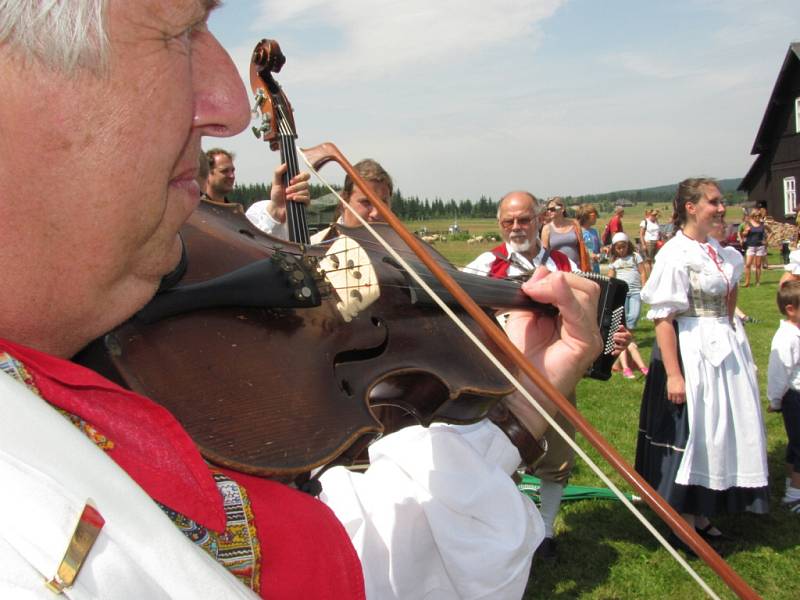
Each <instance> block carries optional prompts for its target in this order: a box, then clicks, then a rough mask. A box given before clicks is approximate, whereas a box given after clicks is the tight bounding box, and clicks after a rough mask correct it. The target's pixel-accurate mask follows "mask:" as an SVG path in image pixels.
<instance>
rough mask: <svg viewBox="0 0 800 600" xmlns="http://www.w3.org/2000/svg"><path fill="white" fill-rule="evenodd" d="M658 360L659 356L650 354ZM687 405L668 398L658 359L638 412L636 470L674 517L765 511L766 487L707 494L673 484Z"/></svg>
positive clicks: (684, 433)
mask: <svg viewBox="0 0 800 600" xmlns="http://www.w3.org/2000/svg"><path fill="white" fill-rule="evenodd" d="M654 354H655V355H656V356H658V353H657V352H655V353H654ZM687 413H688V411H687V410H686V404H674V403H673V402H670V401H669V399H668V398H667V374H666V371H665V370H664V363H663V362H661V360H660V358H653V359H652V360H651V362H650V369H649V371H648V373H647V382H646V383H645V386H644V393H643V395H642V409H641V413H640V414H639V436H638V440H637V443H636V471H637V472H638V473H639V474H640V475H641V476H642V477H644V478H645V480H647V482H648V483H649V484H650V485H651V486H653V488H654V489H655V490H656V491H657V492H658V493H659V494H660V495H661V496H662V497H663V498H664V500H666V501H667V502H668V503H669V504H670V506H672V507H673V508H674V509H675V510H676V511H677V512H679V513H687V514H691V515H698V516H699V515H702V516H706V517H713V516H715V515H720V514H729V513H737V512H743V511H749V512H753V513H758V514H766V513H767V512H769V488H768V487H767V486H764V487H760V488H745V487H731V488H728V489H726V490H721V491H720V490H712V489H709V488H705V487H703V486H700V485H680V484H678V483H675V478H676V477H677V475H678V468H679V467H680V464H681V460H682V459H683V452H684V450H685V448H686V441H687V439H688V437H689V420H688V414H687Z"/></svg>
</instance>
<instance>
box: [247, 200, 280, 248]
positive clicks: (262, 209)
mask: <svg viewBox="0 0 800 600" xmlns="http://www.w3.org/2000/svg"><path fill="white" fill-rule="evenodd" d="M270 202H271V200H259V201H258V202H253V204H251V205H250V208H248V209H247V212H245V213H244V214H245V216H246V217H247V218H248V219H249V220H250V222H251V223H252V224H253V225H255V226H256V227H258V228H259V229H260V230H261V231H263V232H264V233H268V234H270V235H273V236H275V237H279V238H281V239H283V240H288V239H289V228H288V227H287V226H286V223H280V222H278V221H276V220H275V219H273V218H272V215H271V214H269V211H268V210H267V207H268V206H269V203H270Z"/></svg>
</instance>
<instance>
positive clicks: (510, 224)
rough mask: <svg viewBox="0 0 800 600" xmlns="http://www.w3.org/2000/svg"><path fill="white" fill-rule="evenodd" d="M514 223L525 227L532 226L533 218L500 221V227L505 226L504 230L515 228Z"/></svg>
mask: <svg viewBox="0 0 800 600" xmlns="http://www.w3.org/2000/svg"><path fill="white" fill-rule="evenodd" d="M514 221H516V222H517V224H518V225H521V226H522V227H525V226H526V225H530V224H531V221H533V217H514V218H513V219H503V220H501V221H500V225H502V226H503V229H509V228H510V227H513V226H514Z"/></svg>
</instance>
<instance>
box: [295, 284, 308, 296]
mask: <svg viewBox="0 0 800 600" xmlns="http://www.w3.org/2000/svg"><path fill="white" fill-rule="evenodd" d="M294 297H295V298H297V299H298V300H310V299H311V288H309V287H308V286H305V285H304V286H303V287H301V288H300V289H298V290H297V291H295V293H294Z"/></svg>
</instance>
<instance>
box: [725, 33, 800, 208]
mask: <svg viewBox="0 0 800 600" xmlns="http://www.w3.org/2000/svg"><path fill="white" fill-rule="evenodd" d="M750 153H751V154H756V155H758V157H757V158H756V159H755V162H753V165H752V166H751V167H750V170H749V171H748V172H747V175H745V176H744V179H742V182H741V184H739V189H740V190H744V191H746V192H747V193H748V198H749V200H750V201H751V202H754V203H755V204H756V205H766V207H767V212H768V214H770V215H771V216H772V217H774V218H775V219H776V220H778V221H794V216H795V214H796V212H797V184H798V182H800V43H794V44H791V45H790V46H789V51H788V52H787V53H786V58H785V60H784V61H783V66H782V67H781V70H780V73H778V80H777V81H776V82H775V87H774V89H773V90H772V95H771V96H770V98H769V102H768V103H767V109H766V111H765V112H764V117H763V118H762V119H761V125H760V126H759V128H758V134H756V141H755V143H754V144H753V149H752V150H751V152H750Z"/></svg>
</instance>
